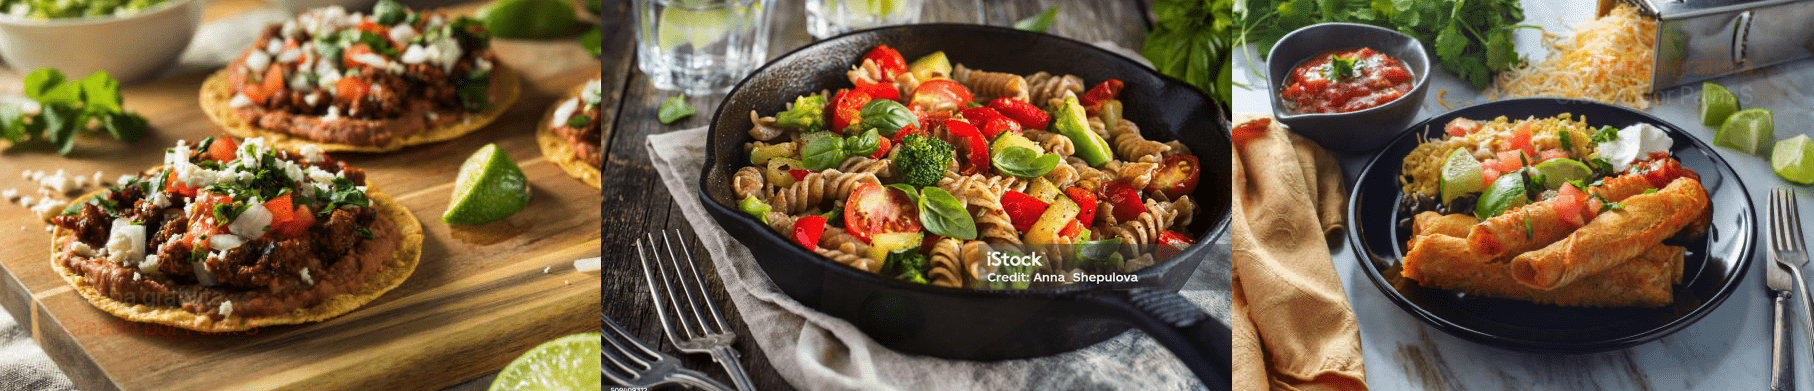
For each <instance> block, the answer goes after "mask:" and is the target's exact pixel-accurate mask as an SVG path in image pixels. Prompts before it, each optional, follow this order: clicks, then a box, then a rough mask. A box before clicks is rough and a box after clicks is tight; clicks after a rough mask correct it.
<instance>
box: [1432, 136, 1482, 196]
mask: <svg viewBox="0 0 1814 391" xmlns="http://www.w3.org/2000/svg"><path fill="white" fill-rule="evenodd" d="M1440 187H1441V188H1442V202H1443V203H1445V204H1446V203H1448V202H1449V200H1452V199H1455V197H1460V196H1461V195H1463V194H1468V193H1473V192H1478V191H1480V190H1481V189H1485V188H1486V177H1484V176H1481V174H1480V161H1479V160H1474V155H1471V154H1468V150H1466V149H1459V148H1458V149H1456V150H1455V152H1450V153H1449V159H1448V160H1447V161H1444V162H1443V163H1442V186H1440Z"/></svg>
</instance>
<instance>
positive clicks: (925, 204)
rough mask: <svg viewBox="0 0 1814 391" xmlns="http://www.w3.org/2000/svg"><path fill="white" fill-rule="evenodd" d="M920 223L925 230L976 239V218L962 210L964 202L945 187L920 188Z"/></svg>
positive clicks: (951, 236) (960, 237)
mask: <svg viewBox="0 0 1814 391" xmlns="http://www.w3.org/2000/svg"><path fill="white" fill-rule="evenodd" d="M918 203H919V207H920V223H921V225H923V226H925V227H926V231H928V232H932V233H934V234H938V235H939V236H944V237H948V238H957V239H963V240H975V239H976V220H974V219H972V218H971V217H970V212H969V211H967V210H964V203H963V202H961V201H958V200H957V197H955V196H952V195H951V193H949V192H946V191H945V189H940V188H937V187H927V188H925V189H923V190H920V200H919V202H918Z"/></svg>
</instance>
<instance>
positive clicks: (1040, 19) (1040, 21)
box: [1014, 7, 1058, 33]
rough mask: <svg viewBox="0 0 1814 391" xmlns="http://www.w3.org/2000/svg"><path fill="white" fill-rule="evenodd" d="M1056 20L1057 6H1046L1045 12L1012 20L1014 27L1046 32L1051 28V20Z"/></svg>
mask: <svg viewBox="0 0 1814 391" xmlns="http://www.w3.org/2000/svg"><path fill="white" fill-rule="evenodd" d="M1056 20H1058V7H1051V8H1046V12H1041V13H1039V15H1034V16H1032V17H1028V18H1026V19H1021V20H1020V21H1017V22H1014V28H1015V29H1020V30H1026V31H1033V32H1041V33H1043V32H1046V30H1049V29H1051V28H1052V22H1053V21H1056Z"/></svg>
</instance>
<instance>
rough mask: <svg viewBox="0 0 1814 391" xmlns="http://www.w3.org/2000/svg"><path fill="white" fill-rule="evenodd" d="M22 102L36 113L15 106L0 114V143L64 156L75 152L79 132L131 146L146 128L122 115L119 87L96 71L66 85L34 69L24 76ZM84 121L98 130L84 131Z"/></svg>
mask: <svg viewBox="0 0 1814 391" xmlns="http://www.w3.org/2000/svg"><path fill="white" fill-rule="evenodd" d="M23 87H24V90H25V96H26V97H27V98H31V99H32V100H35V101H37V102H38V106H39V110H38V112H37V113H26V112H24V111H23V110H21V109H20V108H18V107H16V106H6V107H4V108H0V140H6V141H9V142H12V143H15V144H17V143H23V142H28V141H32V140H43V141H45V142H48V143H49V144H51V145H52V146H54V147H56V149H57V153H59V154H63V155H68V154H69V152H71V151H73V150H75V146H76V135H77V134H78V133H81V132H82V131H105V132H106V133H107V134H108V135H110V136H113V138H114V139H117V140H120V141H125V142H133V141H137V140H138V139H139V136H141V135H143V134H144V132H145V128H146V127H147V126H148V125H147V122H146V121H145V117H142V116H139V115H138V114H136V113H131V112H127V111H125V110H124V109H123V108H122V107H123V104H124V102H123V99H121V98H120V82H119V80H114V79H113V77H112V76H108V75H107V72H106V71H97V72H95V73H94V74H91V75H88V77H86V78H83V79H82V80H67V79H65V78H64V77H63V73H62V72H59V71H57V70H56V69H51V68H40V69H38V70H36V71H33V72H32V73H31V74H29V75H26V76H25V85H24V86H23ZM90 120H94V121H96V122H99V123H100V125H101V126H99V127H98V128H96V129H90V128H89V126H88V124H89V122H90Z"/></svg>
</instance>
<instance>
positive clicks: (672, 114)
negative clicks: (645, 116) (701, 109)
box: [655, 94, 698, 124]
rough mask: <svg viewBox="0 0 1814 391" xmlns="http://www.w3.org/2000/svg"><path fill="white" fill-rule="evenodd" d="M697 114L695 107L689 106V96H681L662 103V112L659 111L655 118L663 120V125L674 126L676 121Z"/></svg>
mask: <svg viewBox="0 0 1814 391" xmlns="http://www.w3.org/2000/svg"><path fill="white" fill-rule="evenodd" d="M697 112H698V111H696V110H693V105H689V104H687V94H680V96H676V97H672V98H668V100H667V101H665V102H661V110H659V111H657V112H656V113H655V116H656V117H657V118H659V119H661V123H663V124H673V123H674V121H679V120H680V119H681V118H686V117H689V116H692V115H693V114H695V113H697Z"/></svg>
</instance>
